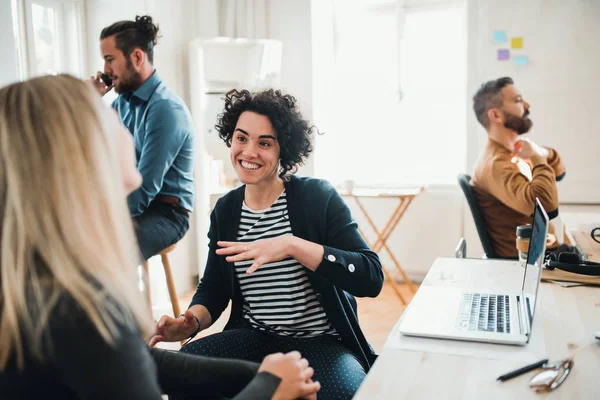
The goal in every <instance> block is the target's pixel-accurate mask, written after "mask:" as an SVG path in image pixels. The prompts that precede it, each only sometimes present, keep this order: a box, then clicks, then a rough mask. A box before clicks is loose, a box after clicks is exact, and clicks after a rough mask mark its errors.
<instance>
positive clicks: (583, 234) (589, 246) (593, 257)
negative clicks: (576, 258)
mask: <svg viewBox="0 0 600 400" xmlns="http://www.w3.org/2000/svg"><path fill="white" fill-rule="evenodd" d="M561 219H562V221H563V223H564V225H565V242H568V243H569V244H573V245H574V244H579V245H580V246H581V248H582V249H583V251H585V253H586V254H587V256H588V258H589V260H590V261H595V262H600V243H597V242H595V241H593V240H592V237H591V236H590V233H591V232H592V228H595V227H598V226H600V214H599V213H564V214H561Z"/></svg>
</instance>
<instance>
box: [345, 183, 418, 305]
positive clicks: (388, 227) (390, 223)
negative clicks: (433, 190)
mask: <svg viewBox="0 0 600 400" xmlns="http://www.w3.org/2000/svg"><path fill="white" fill-rule="evenodd" d="M423 190H424V188H423V187H422V186H421V187H416V188H415V187H408V188H402V189H396V190H391V189H385V190H383V189H353V190H352V191H349V192H340V193H341V195H342V196H343V197H346V198H352V199H353V201H354V202H355V203H356V204H357V205H358V208H360V211H361V212H362V214H363V215H364V216H365V218H366V219H367V221H368V223H369V225H370V226H371V228H372V229H373V231H374V232H375V235H377V238H376V239H375V241H374V242H372V243H371V242H370V241H369V240H368V239H367V236H365V234H364V232H363V231H362V230H361V229H360V228H358V231H359V232H360V234H361V235H362V237H363V238H364V239H365V241H366V242H367V244H368V245H369V247H370V248H371V249H372V250H373V251H374V252H376V253H379V252H381V251H383V250H385V251H386V252H387V253H388V254H389V256H390V258H391V259H392V262H393V263H394V266H395V267H396V273H395V274H393V275H392V274H390V272H389V271H388V270H387V269H386V268H385V266H383V273H384V274H385V277H386V279H387V280H388V281H389V282H390V283H391V285H390V286H391V287H392V289H394V292H396V295H397V296H398V298H399V299H400V301H401V302H402V304H404V305H406V304H408V303H407V301H406V299H405V298H404V296H403V295H402V293H401V292H400V290H399V289H398V287H397V286H396V279H397V277H398V274H400V275H402V279H403V280H404V282H405V283H406V284H407V285H408V287H409V288H410V290H411V291H412V292H413V293H415V292H416V288H415V286H414V285H413V283H412V282H411V281H410V279H408V276H407V275H406V272H405V271H404V269H403V268H402V266H401V265H400V262H398V259H397V258H396V256H395V255H394V253H393V252H392V250H390V248H389V246H388V245H387V240H388V238H389V237H390V235H391V234H392V232H394V229H396V226H397V225H398V222H400V219H401V218H402V216H403V215H404V213H405V212H406V209H407V208H408V206H409V205H410V203H411V202H412V201H413V199H414V198H415V197H416V196H417V195H418V194H419V193H421V192H422V191H423ZM366 198H379V199H390V198H391V199H398V205H397V206H396V208H395V209H394V211H393V212H392V214H391V215H390V217H389V218H388V220H387V222H386V223H385V225H384V227H383V229H382V230H381V231H380V230H379V229H378V228H377V226H376V225H375V223H374V222H373V219H372V218H371V216H370V215H369V212H368V211H367V209H366V208H365V206H364V204H363V203H362V202H361V200H363V199H366Z"/></svg>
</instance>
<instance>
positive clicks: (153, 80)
mask: <svg viewBox="0 0 600 400" xmlns="http://www.w3.org/2000/svg"><path fill="white" fill-rule="evenodd" d="M112 106H113V108H115V109H116V110H117V112H118V114H119V117H120V119H121V121H122V122H123V124H124V125H125V126H126V127H127V129H129V131H130V132H131V133H132V134H133V139H134V141H135V157H136V161H137V168H138V170H139V171H140V173H141V174H142V178H143V181H142V186H141V187H140V188H139V189H137V190H136V191H135V192H133V193H132V194H130V195H129V197H128V198H127V202H128V204H129V212H130V213H131V215H132V216H136V215H139V214H142V213H143V212H144V211H145V210H146V208H147V207H148V206H149V205H150V203H151V202H152V200H153V199H154V198H155V197H156V196H157V195H159V194H160V195H168V196H174V197H177V198H178V199H179V202H180V206H181V207H183V208H185V209H186V210H188V211H193V204H194V177H193V172H194V127H193V122H192V117H191V115H190V111H189V110H188V108H187V106H186V105H185V103H184V102H183V100H181V98H179V97H178V96H177V95H176V94H175V93H173V92H172V91H171V90H169V88H167V86H166V85H165V84H164V82H163V81H162V80H161V79H160V77H159V75H158V73H157V72H156V71H154V73H153V74H152V75H151V76H150V78H148V79H147V80H146V82H144V83H143V84H142V86H140V87H139V88H138V89H137V90H136V91H135V92H133V93H123V94H121V95H120V96H119V97H117V99H116V100H115V101H114V102H113V104H112Z"/></svg>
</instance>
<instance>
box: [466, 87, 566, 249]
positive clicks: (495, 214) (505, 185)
mask: <svg viewBox="0 0 600 400" xmlns="http://www.w3.org/2000/svg"><path fill="white" fill-rule="evenodd" d="M529 107H530V106H529V103H527V102H526V101H525V100H524V99H523V96H521V93H520V92H519V91H518V90H517V88H516V87H515V86H514V82H513V80H512V79H511V78H508V77H505V78H500V79H496V80H492V81H489V82H486V83H484V84H483V85H481V87H480V88H479V90H478V91H477V93H476V94H475V96H474V97H473V110H474V111H475V116H476V117H477V120H478V121H479V123H480V124H481V125H483V127H484V128H485V129H486V131H487V133H488V140H487V143H486V145H485V148H484V150H483V152H482V153H481V154H480V156H479V159H478V161H477V163H476V165H475V173H474V174H473V181H472V185H473V187H474V189H475V193H476V196H477V202H478V204H479V207H480V209H481V212H482V213H483V216H484V218H485V220H486V223H487V226H488V230H489V233H490V236H491V239H492V245H493V246H494V250H495V252H496V256H497V257H503V258H517V256H518V252H517V249H516V247H515V238H516V228H517V226H519V225H524V224H530V223H531V216H532V214H533V210H534V207H535V198H536V197H538V198H539V199H540V201H541V202H542V205H543V206H544V208H545V209H546V210H547V211H548V216H549V217H550V219H552V218H554V217H556V216H557V215H558V191H557V188H556V182H557V181H559V180H561V179H562V178H563V177H564V175H565V167H564V165H563V163H562V161H561V159H560V156H559V155H558V153H557V152H556V151H555V150H554V149H551V148H547V147H542V146H540V145H538V144H536V143H535V142H533V141H532V140H531V139H528V138H524V137H522V136H521V135H523V134H525V133H527V132H529V130H530V129H531V127H532V125H533V122H532V121H531V119H529ZM556 245H557V243H556V238H555V237H554V236H549V241H548V246H549V247H550V248H552V247H555V246H556Z"/></svg>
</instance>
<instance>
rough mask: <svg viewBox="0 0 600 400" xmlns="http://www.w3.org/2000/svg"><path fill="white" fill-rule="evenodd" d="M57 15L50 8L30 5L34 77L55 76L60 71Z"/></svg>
mask: <svg viewBox="0 0 600 400" xmlns="http://www.w3.org/2000/svg"><path fill="white" fill-rule="evenodd" d="M56 14H57V13H56V12H55V11H54V9H53V8H52V7H44V6H42V5H39V4H35V3H33V4H32V5H31V22H32V29H33V45H34V52H35V63H34V65H33V66H32V68H33V73H34V74H35V75H44V74H56V73H57V72H58V71H60V70H61V65H60V63H61V59H60V53H61V51H60V50H61V49H60V47H61V42H60V36H59V33H58V21H57V15H56Z"/></svg>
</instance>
